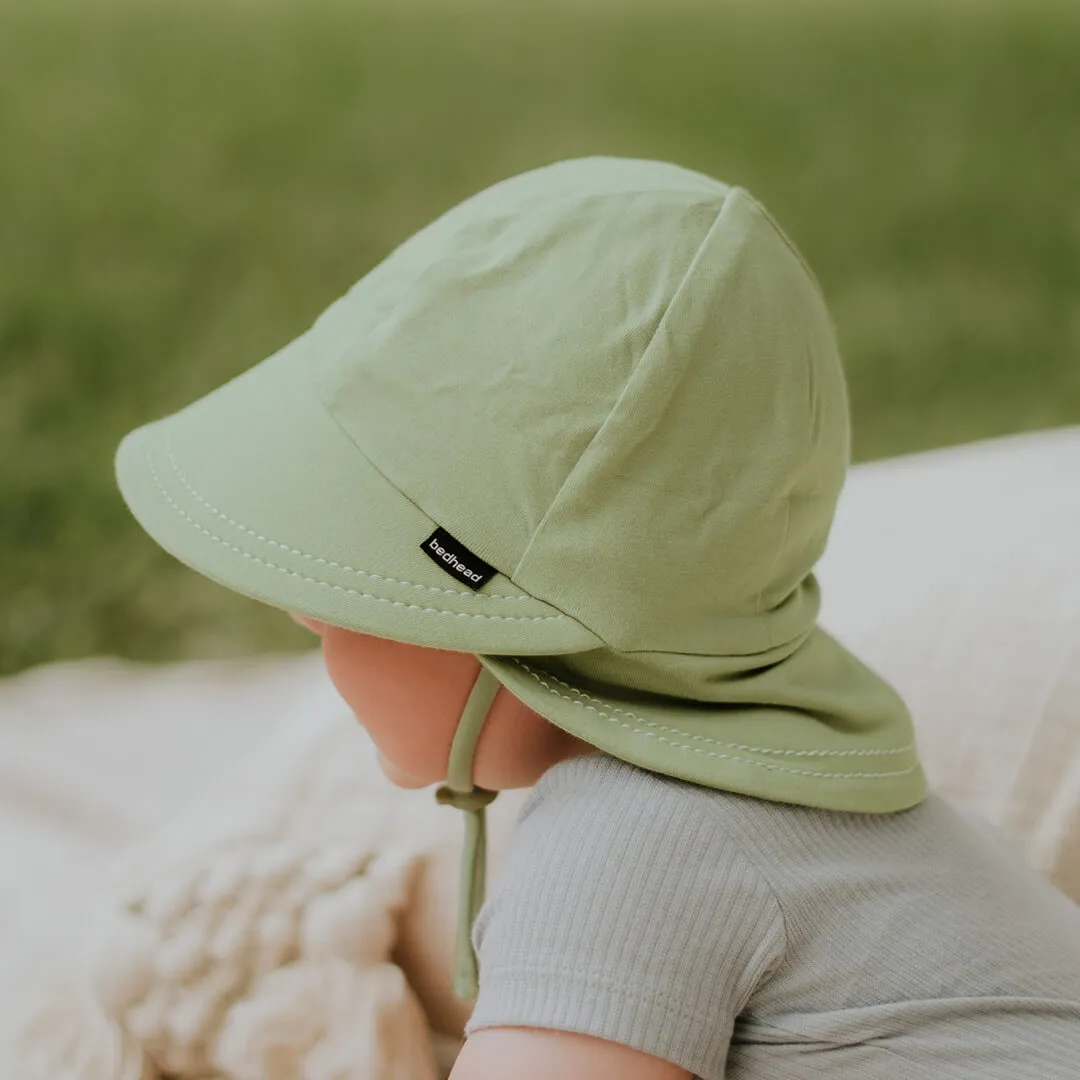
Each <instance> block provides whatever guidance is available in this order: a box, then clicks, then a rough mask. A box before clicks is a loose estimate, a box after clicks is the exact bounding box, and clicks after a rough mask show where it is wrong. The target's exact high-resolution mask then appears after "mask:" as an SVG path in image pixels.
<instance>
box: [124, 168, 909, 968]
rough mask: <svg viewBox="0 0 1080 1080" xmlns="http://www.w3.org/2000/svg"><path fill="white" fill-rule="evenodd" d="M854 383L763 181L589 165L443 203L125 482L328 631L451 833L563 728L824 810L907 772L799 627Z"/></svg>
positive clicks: (384, 745)
mask: <svg viewBox="0 0 1080 1080" xmlns="http://www.w3.org/2000/svg"><path fill="white" fill-rule="evenodd" d="M847 408H848V402H847V391H846V385H845V381H844V375H843V368H842V365H841V362H840V356H839V351H838V348H837V344H836V340H835V337H834V334H833V328H832V322H831V319H830V318H829V314H828V311H827V310H826V307H825V303H824V299H823V297H822V293H821V290H820V289H819V287H818V284H817V282H816V280H815V279H814V277H813V275H812V274H811V273H810V271H809V270H808V268H807V266H806V264H805V263H804V262H803V260H802V258H801V256H800V255H799V254H798V252H797V251H796V249H795V247H794V245H793V244H792V243H791V241H790V240H789V239H788V238H787V237H786V236H785V235H784V233H783V232H782V231H781V230H780V228H779V227H778V226H777V224H776V223H775V222H774V221H773V219H772V218H771V216H770V215H769V214H768V213H767V212H766V211H765V209H764V208H763V207H762V206H761V205H760V203H758V202H757V200H755V199H754V198H753V197H752V196H751V195H750V194H749V193H748V192H746V191H745V190H743V189H741V188H739V187H733V186H730V185H727V184H723V183H721V182H719V181H717V180H714V179H712V178H711V177H708V176H705V175H703V174H701V173H697V172H692V171H690V170H687V169H681V168H679V167H677V166H675V165H669V164H665V163H662V162H652V161H634V160H627V159H613V158H589V159H582V160H578V161H565V162H558V163H556V164H554V165H550V166H547V167H545V168H541V169H536V170H533V171H532V172H528V173H524V174H522V175H520V176H517V177H512V178H511V179H509V180H506V181H503V182H501V183H499V184H495V185H494V186H492V187H490V188H488V189H486V190H485V191H482V192H480V193H479V194H477V195H475V196H473V197H472V198H470V199H467V200H465V201H464V202H463V203H461V204H459V205H458V206H456V207H454V208H452V209H451V210H449V211H447V212H446V213H445V214H443V215H442V216H441V217H440V218H438V219H436V220H435V221H434V222H432V223H431V224H430V225H428V226H427V227H425V228H424V229H422V230H421V231H420V232H418V233H417V234H416V235H414V236H413V237H411V238H410V239H408V240H406V241H405V242H404V243H403V244H402V245H400V246H399V247H398V248H397V249H396V250H395V251H393V252H392V253H391V254H390V255H388V256H387V257H386V258H385V259H384V260H383V261H382V262H381V263H379V265H378V266H376V267H375V268H374V269H372V270H371V271H369V272H368V273H367V274H365V275H364V276H363V277H362V278H361V279H360V280H359V281H358V282H357V283H356V284H355V285H354V286H353V288H352V289H350V290H349V291H348V293H346V294H345V295H344V296H343V297H341V298H340V299H339V300H338V301H336V302H335V303H333V304H332V305H330V307H329V308H327V309H326V311H325V312H323V314H322V315H321V316H320V317H319V318H318V319H317V320H316V322H315V323H314V325H313V326H312V327H311V328H310V329H309V330H308V331H306V332H305V333H303V334H302V335H300V336H299V337H298V338H297V339H296V340H294V341H293V342H290V343H289V344H288V345H286V346H285V347H284V348H282V349H281V350H279V351H278V352H277V353H275V354H274V355H273V356H271V357H269V358H268V359H267V360H265V361H263V362H262V363H260V364H258V365H256V366H255V367H253V368H252V369H250V370H249V371H247V372H244V373H243V374H241V375H239V376H237V377H236V378H235V379H233V380H232V381H231V382H229V383H226V384H225V385H224V386H221V387H219V388H218V389H216V390H214V391H212V392H211V393H209V394H207V395H206V396H205V397H204V398H202V399H201V400H199V401H197V402H195V403H193V404H192V405H190V406H189V407H188V408H186V409H183V410H181V411H180V412H179V413H177V414H175V415H173V416H169V417H165V418H164V419H163V420H160V421H157V422H155V423H151V424H147V425H144V426H143V427H142V428H140V429H138V430H137V431H134V432H132V433H131V434H129V435H128V436H127V437H126V438H125V439H124V441H123V442H122V443H121V445H120V448H119V450H118V453H117V477H118V480H119V484H120V487H121V490H122V492H123V494H124V497H125V499H126V500H127V502H128V505H129V506H130V507H131V509H132V511H133V512H134V513H135V515H136V516H137V517H138V519H139V520H140V522H142V524H143V525H144V526H145V527H146V528H147V530H148V531H149V532H150V533H151V534H152V535H153V536H154V537H155V538H156V539H157V540H158V541H159V542H160V543H161V544H162V545H163V546H164V547H166V548H167V549H168V550H169V551H171V552H173V553H174V554H175V555H177V556H178V557H179V558H180V559H182V560H183V561H184V562H187V563H189V564H190V565H191V566H193V567H194V568H196V569H197V570H200V571H201V572H202V573H204V574H206V575H207V576H209V577H211V578H213V579H215V580H217V581H220V582H221V583H223V584H225V585H227V586H229V587H231V588H233V589H236V590H238V591H240V592H242V593H245V594H246V595H248V596H251V597H253V598H255V599H258V600H263V601H265V602H268V603H270V604H273V605H274V606H276V607H278V608H281V609H284V610H287V611H292V612H297V613H300V614H302V615H304V616H306V617H307V618H310V619H312V620H315V621H316V625H326V626H327V627H328V628H327V629H326V630H324V631H323V652H324V654H325V657H326V664H327V668H328V670H329V673H330V676H331V678H332V679H333V680H334V683H335V685H336V686H337V687H338V689H339V691H340V692H341V693H342V695H343V696H344V697H345V699H346V700H347V701H348V703H349V704H350V706H351V707H352V708H353V710H354V711H355V712H356V714H357V716H358V717H359V718H360V719H361V721H362V722H363V723H364V725H365V727H367V729H368V731H369V732H370V733H371V735H372V737H373V738H374V740H375V742H376V744H377V745H378V746H379V749H380V752H381V753H382V755H383V759H384V763H385V768H386V769H387V772H388V775H390V776H391V778H392V779H394V780H395V781H397V782H399V783H404V784H410V785H426V784H429V783H434V782H437V781H439V780H442V779H444V778H445V779H446V781H447V782H446V784H445V785H443V786H442V787H440V789H439V790H438V792H437V793H436V797H437V798H438V799H439V800H440V801H441V802H450V803H452V804H453V805H457V806H459V807H460V808H461V809H462V810H463V811H465V813H466V814H468V815H469V817H468V818H467V820H468V821H469V822H470V836H471V837H472V841H473V845H474V846H473V851H474V852H476V851H478V850H480V849H481V848H482V836H483V830H482V828H481V827H480V822H478V821H477V820H476V817H475V815H477V814H479V813H481V812H482V807H483V806H484V805H485V802H486V801H490V798H491V790H483V789H485V788H487V789H498V788H504V787H512V786H517V785H520V784H530V783H532V782H534V781H535V780H536V779H537V778H538V777H539V776H540V775H541V774H542V773H543V771H544V769H546V768H549V767H550V766H551V765H552V764H554V763H555V762H556V761H559V760H562V758H564V757H566V756H569V755H571V754H577V753H581V752H584V751H585V750H588V749H589V748H595V749H597V750H600V751H603V752H605V753H608V754H611V755H613V756H615V757H618V758H621V759H623V760H625V761H628V762H630V763H632V764H635V765H638V766H641V767H643V768H646V769H650V770H652V771H654V772H658V773H662V774H666V775H669V776H674V777H678V778H680V779H682V780H687V781H691V782H693V783H697V784H701V785H705V786H709V787H714V788H720V789H724V790H729V791H736V792H740V793H743V794H746V795H752V796H756V797H759V798H766V799H773V800H778V801H782V802H792V803H799V804H803V805H806V806H814V807H821V808H825V809H832V810H851V811H862V812H887V811H892V810H897V809H902V808H905V807H908V806H912V805H914V804H915V803H917V802H918V801H919V800H920V799H921V798H922V797H923V796H924V794H925V791H926V785H925V778H924V776H923V774H922V771H921V769H920V767H919V762H918V759H917V755H916V751H915V744H914V738H913V728H912V724H911V719H910V716H909V715H908V712H907V709H906V707H905V706H904V703H903V702H902V701H901V700H900V699H899V697H898V696H897V695H896V693H895V692H894V691H893V690H892V688H891V687H889V686H888V684H886V683H885V682H884V681H883V680H882V679H881V678H880V677H879V676H877V675H876V674H875V673H874V672H872V671H870V670H869V669H867V668H866V667H865V666H864V665H862V664H860V663H859V661H858V660H857V659H856V658H855V657H853V656H851V655H850V654H849V653H848V652H847V651H846V650H845V649H844V648H843V646H842V645H841V644H840V643H839V642H837V641H836V640H835V639H833V638H832V637H831V636H830V635H829V634H828V633H826V632H825V631H824V630H823V629H822V628H820V627H819V626H817V624H816V620H817V614H818V608H819V600H820V597H819V593H818V586H817V581H816V579H815V577H814V574H813V567H814V564H815V563H816V561H817V560H818V558H819V557H820V555H821V553H822V551H823V550H824V547H825V543H826V539H827V536H828V533H829V529H830V527H831V524H832V518H833V513H834V511H835V507H836V502H837V499H838V497H839V494H840V491H841V488H842V486H843V483H844V476H845V473H846V469H847V464H848V457H849V448H850V442H849V426H848V411H847ZM405 643H410V644H405ZM564 733H568V734H564ZM474 755H475V756H474ZM475 785H478V786H479V787H480V788H481V789H482V790H479V791H476V790H474V786H475ZM481 854H482V852H481ZM463 880H465V881H467V882H474V883H475V882H476V881H478V880H479V879H478V878H477V877H476V876H475V875H474V874H473V873H472V870H471V869H466V872H465V874H464V875H463ZM470 888H472V886H471V885H470ZM474 899H475V895H474V894H470V898H469V900H468V904H469V906H470V908H471V907H472V903H473V900H474ZM465 941H466V944H467V935H466V936H465ZM464 970H465V969H463V971H464ZM466 974H467V972H466ZM465 982H466V983H467V982H468V979H467V978H466V979H465Z"/></svg>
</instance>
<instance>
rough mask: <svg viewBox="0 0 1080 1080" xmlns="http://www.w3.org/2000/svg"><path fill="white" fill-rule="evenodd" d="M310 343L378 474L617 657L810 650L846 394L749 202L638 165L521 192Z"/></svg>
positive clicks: (401, 267)
mask: <svg viewBox="0 0 1080 1080" xmlns="http://www.w3.org/2000/svg"><path fill="white" fill-rule="evenodd" d="M308 338H309V349H308V356H309V357H310V363H311V364H312V367H313V372H314V375H315V382H316V385H317V386H318V389H319V393H320V396H321V399H322V401H323V404H324V406H325V407H326V409H327V410H328V412H329V413H330V414H331V415H332V416H333V417H334V419H335V420H336V422H337V423H338V424H339V425H340V427H341V428H342V429H343V430H344V431H345V432H346V433H347V434H348V435H349V436H350V438H351V439H352V440H353V441H354V443H355V444H356V446H357V447H358V448H359V449H360V450H361V451H362V452H363V453H364V454H365V455H366V456H367V457H368V458H369V460H370V461H371V462H372V463H373V464H374V465H375V466H376V468H378V469H379V470H380V471H381V472H382V473H383V474H384V475H385V476H386V477H387V478H388V479H389V480H390V481H391V482H392V483H393V484H394V485H395V486H396V487H397V488H398V490H400V491H401V492H402V493H403V494H404V495H406V496H407V497H408V498H409V499H410V500H412V501H413V502H414V503H416V504H417V505H418V506H419V507H421V508H422V509H423V510H424V512H425V513H426V514H427V515H428V516H429V517H431V518H432V519H433V520H435V521H437V522H438V523H439V524H440V525H441V526H443V527H444V528H446V529H447V530H448V531H449V532H450V533H452V534H453V535H454V536H455V537H457V538H458V539H459V540H460V541H461V542H462V543H464V544H465V545H466V546H467V547H468V548H469V549H470V550H471V551H472V552H474V553H475V554H476V555H478V556H480V557H481V558H482V559H484V560H486V561H487V562H489V563H491V564H492V565H493V566H495V567H497V568H498V569H499V570H501V571H502V572H503V573H504V574H506V575H507V576H509V577H510V578H511V579H512V580H513V581H514V582H515V583H516V584H517V585H518V586H519V587H520V588H521V589H523V590H525V591H526V592H528V593H529V594H530V595H532V596H536V597H538V598H542V599H544V600H546V601H547V602H548V603H551V604H553V605H554V606H556V607H558V608H559V609H561V610H563V611H565V612H567V613H568V614H570V615H571V616H573V617H574V618H575V619H577V620H578V621H579V622H581V623H583V624H584V625H585V626H587V627H589V628H590V629H591V630H593V631H594V632H595V633H596V634H597V635H598V636H599V637H600V638H602V639H603V640H604V641H606V642H607V643H608V644H609V645H611V646H612V647H613V648H617V649H624V650H633V649H650V650H670V651H674V652H685V653H714V652H736V653H738V652H746V653H750V652H756V651H760V650H762V649H765V648H768V647H770V646H771V645H774V644H777V643H778V642H783V641H789V640H792V639H794V638H796V637H798V636H799V635H801V634H805V633H806V632H808V630H809V628H810V627H811V626H812V625H813V621H814V619H815V617H816V614H817V592H816V587H815V586H814V583H813V580H812V578H808V575H809V574H810V570H811V568H812V566H813V564H814V562H816V560H817V558H818V557H819V555H820V554H821V551H822V550H823V548H824V544H825V540H826V539H827V535H828V530H829V527H830V524H831V520H832V514H833V510H834V508H835V502H836V498H837V496H838V494H839V491H840V488H841V486H842V484H843V475H844V471H845V468H846V465H847V461H848V453H849V435H848V417H847V397H846V390H845V386H844V381H843V374H842V370H841V366H840V361H839V356H838V353H837V349H836V344H835V339H834V336H833V333H832V327H831V324H830V321H829V318H828V314H827V312H826V309H825V305H824V302H823V300H822V298H821V295H820V291H819V290H818V288H817V285H816V282H815V281H814V279H813V277H812V275H811V274H810V272H809V271H808V270H807V268H806V266H805V264H804V263H803V261H802V259H801V258H800V257H799V256H798V253H797V252H796V251H795V249H794V248H793V246H792V245H791V243H790V241H788V240H787V238H786V237H784V235H783V234H782V232H781V231H780V230H779V228H778V227H777V226H776V225H775V223H774V222H773V221H772V219H771V218H770V217H769V215H768V214H767V213H766V212H765V211H764V209H763V208H762V207H761V206H760V205H759V204H758V203H757V202H756V201H755V200H754V199H753V198H752V197H751V196H749V195H748V194H747V193H746V192H745V191H743V190H742V189H739V188H732V187H728V186H726V185H723V184H720V183H718V182H717V181H715V180H712V179H710V178H708V177H705V176H703V175H701V174H698V173H695V172H692V171H690V170H686V169H681V168H679V167H677V166H674V165H668V164H664V163H660V162H647V161H635V160H629V159H611V158H589V159H582V160H578V161H568V162H560V163H558V164H557V165H552V166H547V167H545V168H543V169H537V170H533V171H532V172H529V173H524V174H522V175H520V176H517V177H514V178H512V179H510V180H507V181H503V182H502V183H499V184H496V185H494V186H493V187H491V188H488V189H486V190H485V191H482V192H480V193H479V194H478V195H475V196H473V197H472V198H470V199H468V200H466V201H465V202H463V203H461V204H459V205H458V206H456V207H454V208H453V209H451V210H450V211H448V212H447V213H446V214H444V215H443V216H442V217H440V218H438V219H436V221H434V222H432V223H431V224H430V225H429V226H427V227H426V228H425V229H422V230H421V231H420V232H419V233H417V234H415V235H414V236H413V237H411V238H410V239H409V240H407V241H406V242H405V243H404V244H402V245H401V246H400V247H399V248H397V249H396V250H395V251H393V252H392V253H391V254H390V255H389V256H388V257H387V258H386V259H384V260H383V261H382V262H381V263H380V264H379V265H378V266H377V267H375V268H374V269H373V270H372V271H371V272H370V273H368V274H367V275H365V276H364V277H363V278H362V279H361V280H360V281H359V282H358V283H357V284H356V285H355V286H354V287H353V288H352V289H351V290H350V291H349V292H348V293H347V294H346V295H345V296H344V297H342V298H341V299H340V300H339V301H337V303H335V304H334V305H332V306H331V308H329V309H328V310H327V311H326V312H325V313H324V314H323V316H321V317H320V319H319V320H318V321H317V322H316V324H315V325H314V327H313V328H312V330H311V331H310V332H309V335H308ZM422 539H423V537H418V538H417V542H418V543H419V542H420V541H421V540H422Z"/></svg>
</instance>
